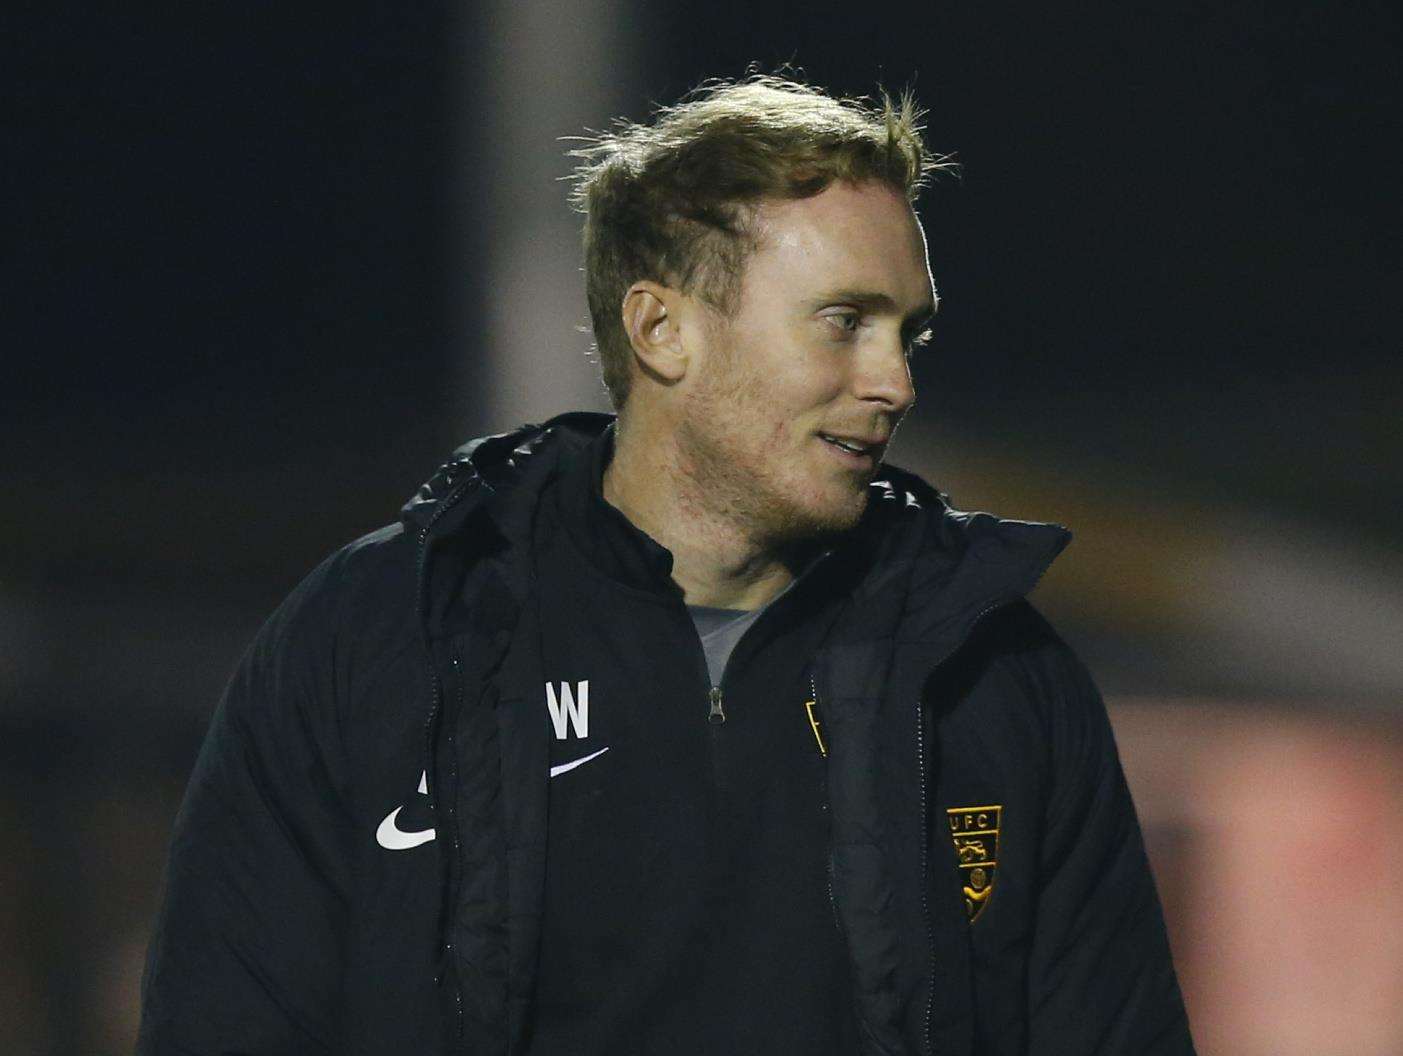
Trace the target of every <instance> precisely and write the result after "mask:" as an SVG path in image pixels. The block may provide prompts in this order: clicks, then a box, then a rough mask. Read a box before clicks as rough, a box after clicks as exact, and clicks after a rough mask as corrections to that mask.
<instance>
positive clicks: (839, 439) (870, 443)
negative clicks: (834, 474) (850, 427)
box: [818, 433, 886, 455]
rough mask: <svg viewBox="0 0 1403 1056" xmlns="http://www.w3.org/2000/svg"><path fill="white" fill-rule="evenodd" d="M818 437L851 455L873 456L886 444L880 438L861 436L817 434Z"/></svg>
mask: <svg viewBox="0 0 1403 1056" xmlns="http://www.w3.org/2000/svg"><path fill="white" fill-rule="evenodd" d="M818 436H819V439H820V440H824V441H826V442H827V443H829V444H832V445H833V446H834V447H836V448H838V449H839V450H842V451H846V452H848V453H849V454H852V455H875V454H876V453H877V452H878V451H879V450H880V448H881V447H882V445H883V444H885V443H886V440H885V439H883V438H880V437H879V438H875V439H874V438H870V437H861V436H839V435H837V434H834V433H819V434H818Z"/></svg>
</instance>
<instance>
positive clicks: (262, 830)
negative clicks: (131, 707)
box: [137, 558, 348, 1056]
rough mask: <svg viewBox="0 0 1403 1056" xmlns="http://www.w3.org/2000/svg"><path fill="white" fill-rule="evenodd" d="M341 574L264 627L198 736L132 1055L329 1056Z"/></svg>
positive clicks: (342, 901)
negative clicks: (336, 619)
mask: <svg viewBox="0 0 1403 1056" xmlns="http://www.w3.org/2000/svg"><path fill="white" fill-rule="evenodd" d="M334 564H335V559H334V558H333V559H328V561H327V562H324V563H323V565H322V566H321V567H319V568H318V569H317V570H316V571H315V572H313V573H312V574H311V575H310V576H309V577H308V578H307V579H306V580H304V581H303V583H302V584H301V585H299V587H298V588H297V589H296V590H295V591H294V592H293V593H292V594H291V595H290V596H289V597H288V599H287V600H286V601H285V602H284V603H283V604H282V605H281V606H280V607H279V608H278V610H277V611H276V612H275V613H274V614H273V615H272V617H270V618H269V620H268V622H267V623H266V624H265V625H264V626H263V628H262V630H261V631H260V632H259V634H258V635H257V637H256V638H255V639H254V641H253V643H252V645H251V646H250V647H249V649H248V651H247V652H246V653H245V655H244V657H243V659H242V660H241V662H240V664H239V666H238V667H237V669H236V670H235V672H234V675H233V677H232V678H231V680H230V682H229V685H228V687H227V688H226V690H225V692H224V695H223V697H222V699H221V701H220V703H219V706H218V708H217V710H216V712H215V715H214V719H213V721H212V723H211V725H210V728H209V732H208V734H207V735H206V737H205V741H204V744H203V746H202V748H201V750H200V754H199V757H198V759H197V761H196V763H195V768H194V772H193V774H192V776H191V778H190V783H189V785H188V787H187V789H186V793H185V798H184V801H183V803H182V805H181V808H180V811H179V814H178V815H177V818H176V823H175V830H174V834H173V837H172V841H171V846H170V856H169V860H168V862H167V865H166V872H165V878H164V885H163V887H164V890H163V899H162V905H161V907H160V910H159V914H158V917H157V921H156V925H155V929H154V931H153V934H152V938H151V943H150V946H149V949H148V953H147V962H146V971H145V975H144V977H143V980H142V1023H141V1030H140V1034H139V1040H138V1043H137V1052H138V1053H139V1054H141V1056H158V1054H160V1056H164V1054H167V1053H171V1054H174V1053H180V1054H205V1053H210V1054H213V1053H247V1054H259V1056H262V1054H273V1053H314V1052H326V1051H331V1050H332V1048H333V1047H334V1033H333V1022H334V1004H335V1002H336V999H337V992H338V987H339V980H340V975H341V959H342V949H341V946H342V938H341V937H342V925H343V921H344V919H345V916H346V906H347V893H346V889H347V885H346V878H345V872H346V870H347V868H348V866H347V861H348V859H347V853H346V850H345V845H346V834H347V832H348V825H347V821H346V818H345V817H344V814H343V811H342V809H341V806H340V800H339V798H338V795H337V793H336V791H335V789H336V785H337V782H336V779H335V777H334V775H335V774H336V773H337V772H344V771H343V770H342V769H341V767H340V760H339V754H340V753H339V750H338V748H337V737H336V723H335V717H334V716H335V711H334V700H335V695H336V694H335V688H336V687H335V682H336V678H335V675H334V653H335V649H336V633H335V630H334V625H333V621H332V619H331V616H332V615H333V611H332V610H333V605H332V603H331V602H330V601H329V599H328V597H327V595H328V593H329V590H328V582H329V581H331V580H333V579H334V578H335V573H334Z"/></svg>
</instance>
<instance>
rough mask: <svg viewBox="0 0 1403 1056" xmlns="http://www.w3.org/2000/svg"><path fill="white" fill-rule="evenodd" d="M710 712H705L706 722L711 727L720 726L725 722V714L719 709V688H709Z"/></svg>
mask: <svg viewBox="0 0 1403 1056" xmlns="http://www.w3.org/2000/svg"><path fill="white" fill-rule="evenodd" d="M710 699H711V710H710V711H709V712H707V716H706V721H707V722H709V723H711V724H712V725H713V726H720V725H721V724H722V723H723V722H725V721H726V712H725V711H724V710H723V709H722V707H721V687H720V686H712V687H711V694H710Z"/></svg>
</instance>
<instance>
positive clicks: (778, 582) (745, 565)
mask: <svg viewBox="0 0 1403 1056" xmlns="http://www.w3.org/2000/svg"><path fill="white" fill-rule="evenodd" d="M649 432H651V433H652V435H654V436H656V435H658V433H657V432H656V431H649ZM637 435H640V434H638V433H635V431H634V430H633V429H630V428H628V427H627V426H626V425H625V423H624V421H623V420H622V419H620V421H619V423H618V425H617V426H616V432H615V440H614V457H613V459H612V460H611V461H610V463H609V465H608V466H607V467H606V468H605V470H604V482H603V487H604V500H605V501H606V502H608V503H609V505H611V506H613V507H614V508H615V509H617V510H618V511H619V512H620V513H622V514H623V515H624V516H625V517H627V518H628V519H629V521H631V522H632V523H633V525H634V526H635V527H637V528H639V529H640V530H642V531H644V532H647V533H648V535H649V536H651V537H652V538H653V539H655V540H656V541H657V542H658V543H659V544H661V545H662V546H665V547H667V549H668V550H670V551H671V552H672V578H673V580H674V581H675V582H676V583H677V585H678V586H679V587H681V588H682V592H683V595H684V597H685V599H686V602H687V604H688V605H706V606H712V607H715V608H726V609H757V608H759V607H760V606H762V605H764V604H765V603H766V602H768V601H769V600H770V599H771V598H773V597H774V596H775V595H777V594H778V593H779V592H780V591H782V590H783V589H784V588H785V587H787V586H788V585H789V584H790V583H791V582H792V581H793V579H794V571H793V568H792V565H793V559H792V555H790V554H788V553H787V552H785V551H784V549H783V548H777V547H773V546H768V545H766V544H765V542H764V541H763V540H759V539H757V538H755V536H754V533H752V532H748V531H747V530H746V528H745V526H744V525H742V524H738V523H736V521H735V520H734V519H733V518H730V517H727V516H726V513H725V510H724V503H722V502H719V501H718V498H719V497H718V496H715V495H708V494H706V490H705V488H704V487H703V486H702V485H701V484H700V483H699V482H698V480H697V478H696V475H695V474H694V473H693V472H691V471H690V470H689V468H688V467H687V466H686V465H685V464H684V463H683V460H682V459H681V458H680V457H679V455H678V452H677V451H676V449H675V447H673V446H672V445H671V444H667V443H657V444H647V445H642V444H639V443H637V442H635V436H637Z"/></svg>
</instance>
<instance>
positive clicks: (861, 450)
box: [824, 436, 867, 455]
mask: <svg viewBox="0 0 1403 1056" xmlns="http://www.w3.org/2000/svg"><path fill="white" fill-rule="evenodd" d="M824 439H825V440H827V441H828V442H829V443H830V444H836V445H837V446H838V447H841V448H842V449H843V450H844V451H851V452H852V453H853V454H855V455H864V454H866V453H867V448H865V447H862V446H860V445H858V444H854V443H852V442H850V441H848V440H838V439H836V438H835V437H831V436H825V437H824Z"/></svg>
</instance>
